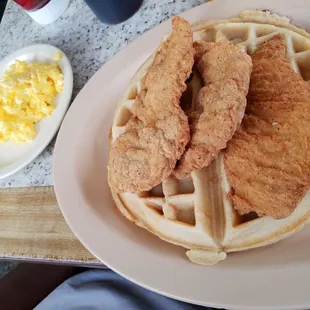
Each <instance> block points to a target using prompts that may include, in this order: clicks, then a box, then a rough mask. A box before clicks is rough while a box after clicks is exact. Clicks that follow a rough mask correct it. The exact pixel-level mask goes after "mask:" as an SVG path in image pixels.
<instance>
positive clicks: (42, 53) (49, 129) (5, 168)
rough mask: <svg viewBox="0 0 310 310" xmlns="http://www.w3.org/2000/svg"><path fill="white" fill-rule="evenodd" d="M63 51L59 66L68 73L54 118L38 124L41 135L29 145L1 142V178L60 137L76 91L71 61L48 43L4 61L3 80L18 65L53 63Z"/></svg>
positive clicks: (22, 51)
mask: <svg viewBox="0 0 310 310" xmlns="http://www.w3.org/2000/svg"><path fill="white" fill-rule="evenodd" d="M57 52H61V53H62V55H63V57H62V59H61V60H60V61H59V66H60V68H61V70H62V72H63V74H64V89H63V92H62V93H61V94H59V95H57V97H56V98H55V105H56V108H55V110H54V111H53V112H52V115H51V116H50V117H45V118H44V119H43V120H42V121H41V122H39V123H38V124H37V125H36V129H37V136H36V137H35V139H34V140H33V141H32V142H27V143H13V142H7V143H0V179H2V178H5V177H7V176H9V175H11V174H13V173H15V172H17V171H18V170H20V169H21V168H23V167H25V166H26V165H27V164H29V163H30V162H31V161H32V160H33V159H35V158H36V157H37V156H38V155H39V154H40V153H41V152H42V151H43V150H44V149H45V148H46V146H47V145H48V144H49V143H50V141H51V140H52V139H53V137H54V135H55V134H56V132H57V130H58V128H59V126H60V124H61V121H62V119H63V117H64V116H65V113H66V111H67V109H68V106H69V104H70V100H71V95H72V89H73V74H72V69H71V65H70V62H69V59H68V58H67V56H66V55H65V54H64V53H63V52H62V51H61V50H60V49H58V48H57V47H55V46H51V45H45V44H38V45H31V46H27V47H24V48H22V49H20V50H18V51H16V52H14V53H12V54H10V55H8V56H7V57H5V58H4V59H3V60H2V61H1V62H0V77H1V76H2V75H3V73H4V71H5V70H7V69H8V67H9V66H10V65H11V64H12V63H14V62H15V60H16V59H17V60H23V61H26V62H48V61H53V55H54V54H55V53H57Z"/></svg>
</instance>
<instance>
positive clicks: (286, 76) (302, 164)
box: [224, 35, 310, 219]
mask: <svg viewBox="0 0 310 310" xmlns="http://www.w3.org/2000/svg"><path fill="white" fill-rule="evenodd" d="M224 164H225V170H226V173H227V177H228V181H229V184H230V186H231V192H230V195H229V196H230V200H231V202H232V204H233V206H234V208H235V209H236V210H237V211H238V212H239V213H240V214H246V213H249V212H251V211H255V212H256V213H257V214H258V215H259V216H264V215H269V216H271V217H273V218H275V219H281V218H285V217H287V216H289V215H290V214H291V213H292V212H293V211H294V210H295V208H296V206H297V205H298V203H299V202H300V200H301V199H302V198H303V197H304V195H305V194H306V192H307V191H308V189H309V184H310V87H309V85H308V83H307V82H305V81H304V80H303V79H302V78H301V76H299V75H298V74H297V73H296V72H295V71H294V70H293V69H292V68H291V67H290V65H289V62H288V60H287V58H286V47H285V42H284V39H283V38H282V36H281V35H276V36H274V37H273V38H272V39H270V40H269V41H268V42H266V43H264V44H263V45H262V46H261V47H260V48H259V49H258V50H257V51H256V53H255V54H254V55H253V72H252V75H251V84H250V91H249V95H248V106H247V110H246V115H245V117H244V119H243V122H242V124H241V127H240V129H239V130H238V131H237V132H236V134H235V136H234V137H233V139H232V140H231V141H230V142H229V144H228V148H227V150H226V153H225V156H224Z"/></svg>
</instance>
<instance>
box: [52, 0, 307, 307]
mask: <svg viewBox="0 0 310 310" xmlns="http://www.w3.org/2000/svg"><path fill="white" fill-rule="evenodd" d="M249 8H251V9H255V8H259V9H270V10H272V11H274V12H277V13H278V14H280V15H285V16H289V17H292V18H293V21H294V22H295V23H296V24H298V25H301V26H304V27H305V28H308V30H310V20H309V16H310V5H309V0H294V1H291V0H274V1H270V0H252V1H248V0H234V1H226V0H215V1H213V2H210V3H207V4H204V5H202V6H200V7H197V8H195V9H192V10H190V11H188V12H186V13H184V14H183V16H184V17H185V18H187V19H188V20H189V21H191V22H195V21H197V20H200V19H220V18H228V17H232V16H234V15H236V14H237V13H239V12H240V11H241V10H243V9H249ZM169 32H170V21H169V22H166V23H163V24H161V25H159V26H158V27H156V28H154V29H153V30H151V31H149V32H148V33H147V34H145V35H143V36H142V37H140V38H139V39H138V40H136V41H135V42H134V43H132V44H130V45H129V46H128V47H127V48H126V49H124V50H123V51H121V52H120V53H119V54H117V55H116V56H115V57H114V58H113V59H112V60H111V61H109V62H108V63H106V64H105V65H104V66H103V67H102V68H101V69H100V70H99V71H98V72H97V73H96V74H95V75H94V77H93V78H92V79H91V80H90V81H89V82H88V83H87V85H86V86H85V87H84V88H83V90H82V91H81V92H80V94H79V95H78V97H77V98H76V99H75V101H74V103H73V105H72V107H71V108H70V110H69V112H68V114H67V116H66V118H65V120H64V123H63V125H62V127H61V129H60V133H59V136H58V139H57V142H56V150H55V153H54V182H55V189H56V194H57V199H58V201H59V204H60V207H61V210H62V212H63V214H64V216H65V218H66V220H67V222H68V224H69V226H70V227H71V229H72V230H73V231H74V233H75V234H76V235H77V237H78V238H79V239H80V240H81V242H82V243H83V244H84V245H85V247H87V248H88V249H89V250H90V251H91V252H92V253H93V254H94V255H95V256H96V257H98V258H99V259H100V260H102V261H103V262H104V263H105V264H107V265H108V266H109V267H111V268H112V269H113V270H115V271H116V272H118V273H120V274H121V275H123V276H124V277H126V278H128V279H130V280H131V281H133V282H135V283H137V284H139V285H141V286H144V287H146V288H148V289H151V290H153V291H155V292H159V293H161V294H164V295H166V296H170V297H174V298H177V299H180V300H184V301H189V302H192V303H196V304H201V305H208V306H213V307H224V308H229V309H238V310H242V309H269V310H270V309H309V308H310V294H309V290H308V287H309V282H310V246H309V240H310V229H309V228H306V229H304V230H302V231H301V232H300V233H298V234H296V235H294V236H293V237H291V238H288V239H286V240H285V241H282V242H279V243H276V244H274V245H272V246H269V247H264V248H260V249H256V250H252V251H246V252H241V253H235V254H230V255H229V256H228V258H227V259H226V260H225V261H223V262H220V263H219V264H218V265H216V266H212V267H203V266H199V265H195V264H192V263H190V262H189V261H188V260H187V258H186V256H185V255H184V254H185V250H184V249H182V248H179V247H176V246H173V245H170V244H168V243H166V242H164V241H161V240H159V239H158V238H157V237H155V236H153V235H152V234H150V233H148V232H147V231H145V230H143V229H141V228H138V227H136V226H135V225H134V224H132V223H129V222H128V221H126V220H125V219H123V218H122V216H121V215H120V214H119V213H118V212H117V211H116V210H115V207H114V205H113V202H112V199H111V195H110V191H109V188H108V185H107V169H106V166H107V159H108V150H109V138H108V135H109V129H110V126H111V122H112V118H113V113H114V110H115V107H116V104H117V101H118V100H119V99H120V97H121V96H122V94H123V92H124V90H125V88H126V85H127V84H128V82H129V79H130V77H131V76H132V75H133V74H134V72H135V71H136V70H137V68H138V67H139V66H140V65H141V64H142V63H143V61H144V60H145V59H146V58H147V57H148V56H149V55H150V54H151V53H152V52H153V51H154V49H155V48H156V47H157V46H158V44H159V43H160V41H161V39H162V37H163V36H164V35H165V34H167V33H169ZM85 103H87V106H86V105H85Z"/></svg>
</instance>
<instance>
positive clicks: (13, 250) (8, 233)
mask: <svg viewBox="0 0 310 310" xmlns="http://www.w3.org/2000/svg"><path fill="white" fill-rule="evenodd" d="M0 258H13V259H24V260H45V261H50V260H52V261H60V262H61V261H62V262H77V263H78V262H81V263H83V262H84V263H97V264H98V262H99V261H98V260H97V259H96V258H95V257H94V256H93V255H92V254H91V253H90V252H89V251H88V250H87V249H85V247H84V246H83V245H82V244H81V243H80V242H79V240H78V239H77V238H76V237H75V236H74V234H73V233H72V232H71V230H70V228H69V227H68V225H67V223H66V222H65V220H64V218H63V216H62V214H61V211H60V209H59V206H58V204H57V200H56V197H55V193H54V188H53V187H52V186H50V187H25V188H12V189H11V188H9V189H8V188H6V189H0Z"/></svg>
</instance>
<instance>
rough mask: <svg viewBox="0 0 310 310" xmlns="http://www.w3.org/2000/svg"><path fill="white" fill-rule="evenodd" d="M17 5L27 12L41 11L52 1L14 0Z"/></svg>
mask: <svg viewBox="0 0 310 310" xmlns="http://www.w3.org/2000/svg"><path fill="white" fill-rule="evenodd" d="M13 1H14V2H16V3H17V4H19V5H20V6H21V7H22V8H23V9H24V10H26V11H36V10H39V9H41V8H42V7H43V6H45V5H46V4H47V3H49V2H50V0H13Z"/></svg>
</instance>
